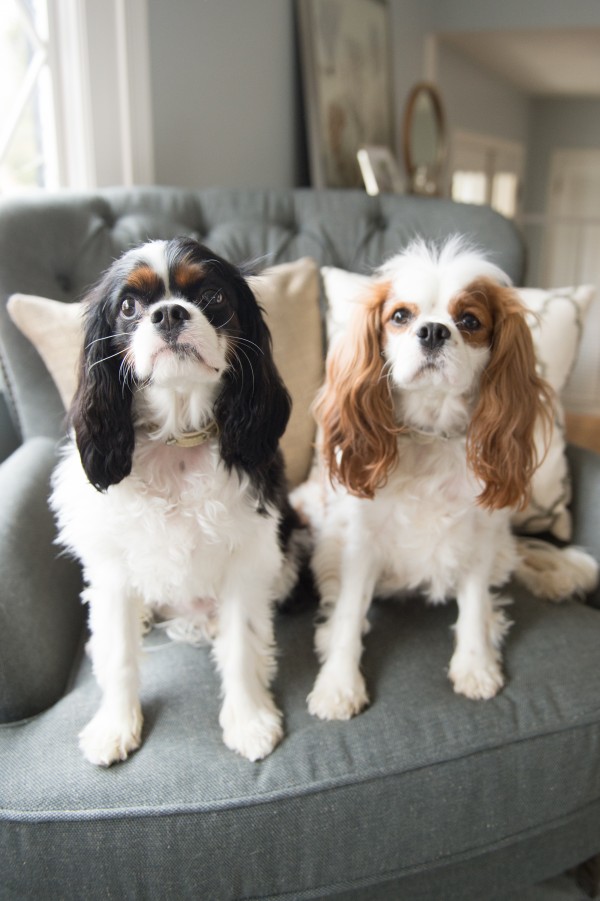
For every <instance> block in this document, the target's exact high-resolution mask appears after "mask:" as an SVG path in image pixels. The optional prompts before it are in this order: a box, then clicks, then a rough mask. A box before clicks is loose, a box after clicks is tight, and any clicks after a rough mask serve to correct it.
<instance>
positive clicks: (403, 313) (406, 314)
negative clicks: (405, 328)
mask: <svg viewBox="0 0 600 901" xmlns="http://www.w3.org/2000/svg"><path fill="white" fill-rule="evenodd" d="M412 318H413V314H412V313H411V311H410V310H407V309H406V307H400V309H399V310H394V313H393V315H392V322H393V323H394V324H395V325H406V324H407V322H410V320H411V319H412Z"/></svg>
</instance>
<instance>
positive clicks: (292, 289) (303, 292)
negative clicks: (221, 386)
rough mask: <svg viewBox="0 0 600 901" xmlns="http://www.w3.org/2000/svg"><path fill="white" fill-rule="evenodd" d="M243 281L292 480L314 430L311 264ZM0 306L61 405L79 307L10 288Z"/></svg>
mask: <svg viewBox="0 0 600 901" xmlns="http://www.w3.org/2000/svg"><path fill="white" fill-rule="evenodd" d="M249 282H250V284H251V286H252V288H253V290H254V292H255V294H256V296H257V298H258V300H259V302H260V304H261V306H262V308H263V310H264V311H265V314H266V320H267V323H268V325H269V328H270V330H271V335H272V337H273V354H274V357H275V362H276V364H277V366H278V368H279V371H280V373H281V376H282V378H283V380H284V382H285V384H286V385H287V388H288V390H289V392H290V394H291V396H292V402H293V403H292V414H291V416H290V421H289V423H288V426H287V429H286V431H285V434H284V436H283V438H282V441H281V446H282V449H283V455H284V458H285V461H286V469H287V474H288V479H289V482H290V485H291V486H295V485H297V484H299V483H300V482H301V481H302V480H303V479H305V478H306V476H307V475H308V471H309V468H310V464H311V460H312V448H313V443H314V434H315V426H314V421H313V418H312V415H311V413H310V405H311V403H312V401H313V400H314V396H315V394H316V392H317V389H318V388H319V386H320V384H321V381H322V377H323V351H322V344H323V341H322V336H321V315H320V311H319V275H318V269H317V265H316V263H315V262H314V261H313V260H311V259H309V258H308V257H305V258H303V259H300V260H296V261H294V262H292V263H282V264H280V265H279V266H273V267H271V268H269V269H265V270H264V271H263V272H261V274H260V275H256V276H251V277H250V278H249ZM7 308H8V312H9V315H10V317H11V319H12V321H13V322H14V323H15V325H17V326H18V328H19V329H20V330H21V331H22V332H23V334H24V335H26V336H27V338H29V340H30V341H31V342H32V344H33V346H34V347H35V349H36V350H37V352H38V353H39V355H40V356H41V358H42V360H43V361H44V363H45V365H46V367H47V369H48V371H49V373H50V375H51V376H52V378H53V380H54V383H55V384H56V387H57V389H58V392H59V394H60V397H61V400H62V402H63V405H64V407H65V409H67V410H68V408H69V406H70V404H71V400H72V398H73V394H74V393H75V388H76V386H77V366H78V362H79V357H80V354H81V345H82V341H83V334H82V314H83V308H84V305H83V304H79V303H75V304H67V303H61V302H60V301H56V300H51V299H49V298H45V297H36V296H33V295H28V294H13V295H12V296H11V297H10V298H9V301H8V304H7Z"/></svg>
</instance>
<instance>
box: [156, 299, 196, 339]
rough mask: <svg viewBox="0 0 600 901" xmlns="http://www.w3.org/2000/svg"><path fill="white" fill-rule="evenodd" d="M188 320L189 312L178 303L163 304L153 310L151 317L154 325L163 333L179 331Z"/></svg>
mask: <svg viewBox="0 0 600 901" xmlns="http://www.w3.org/2000/svg"><path fill="white" fill-rule="evenodd" d="M188 319H190V314H189V311H188V310H186V308H185V307H182V306H181V304H178V303H169V304H163V306H160V307H157V308H156V309H155V310H153V311H152V314H151V316H150V321H151V322H152V324H153V325H155V326H156V328H157V329H159V331H161V332H174V331H179V329H180V328H181V327H182V325H183V323H184V322H186V321H187V320H188Z"/></svg>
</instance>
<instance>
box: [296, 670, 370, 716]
mask: <svg viewBox="0 0 600 901" xmlns="http://www.w3.org/2000/svg"><path fill="white" fill-rule="evenodd" d="M368 703H369V696H368V694H367V689H366V686H365V680H364V679H363V677H362V675H361V674H360V673H358V672H357V673H356V674H355V675H354V677H353V678H349V679H347V680H345V679H344V680H337V679H335V680H334V679H332V678H330V677H328V676H322V675H320V676H319V677H318V678H317V681H316V682H315V686H314V688H313V690H312V691H311V693H310V694H309V696H308V711H309V713H311V714H312V715H313V716H318V717H319V719H322V720H349V719H350V718H351V717H353V716H356V714H357V713H360V712H361V710H363V708H364V707H366V706H367V704H368Z"/></svg>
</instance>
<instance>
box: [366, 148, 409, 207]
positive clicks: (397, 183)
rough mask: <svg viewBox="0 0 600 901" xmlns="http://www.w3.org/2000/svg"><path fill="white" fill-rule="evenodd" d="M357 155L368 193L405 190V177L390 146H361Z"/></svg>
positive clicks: (395, 192)
mask: <svg viewBox="0 0 600 901" xmlns="http://www.w3.org/2000/svg"><path fill="white" fill-rule="evenodd" d="M356 157H357V159H358V165H359V168H360V173H361V175H362V179H363V182H364V185H365V189H366V192H367V194H371V195H375V194H402V193H403V192H404V179H403V178H402V175H401V174H400V168H399V166H398V163H397V162H396V158H395V157H394V155H393V153H392V151H391V150H390V148H389V147H381V146H375V147H374V146H369V147H361V148H359V150H358V151H357V154H356Z"/></svg>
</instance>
